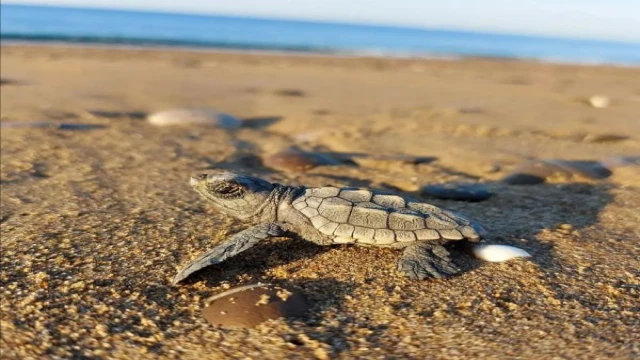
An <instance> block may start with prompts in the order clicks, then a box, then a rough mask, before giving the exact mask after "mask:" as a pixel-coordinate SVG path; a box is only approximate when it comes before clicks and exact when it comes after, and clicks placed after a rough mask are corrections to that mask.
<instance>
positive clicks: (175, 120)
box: [147, 108, 242, 129]
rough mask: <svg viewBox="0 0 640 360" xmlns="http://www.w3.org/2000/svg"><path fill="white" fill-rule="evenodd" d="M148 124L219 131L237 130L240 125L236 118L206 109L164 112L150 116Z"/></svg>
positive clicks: (240, 122)
mask: <svg viewBox="0 0 640 360" xmlns="http://www.w3.org/2000/svg"><path fill="white" fill-rule="evenodd" d="M147 121H149V123H150V124H152V125H156V126H194V125H196V126H209V127H217V128H221V129H237V128H239V127H240V126H241V125H242V121H241V120H239V119H238V118H236V117H234V116H232V115H229V114H225V113H221V112H218V111H216V110H213V109H207V108H188V109H173V110H165V111H160V112H156V113H153V114H150V115H149V116H148V117H147Z"/></svg>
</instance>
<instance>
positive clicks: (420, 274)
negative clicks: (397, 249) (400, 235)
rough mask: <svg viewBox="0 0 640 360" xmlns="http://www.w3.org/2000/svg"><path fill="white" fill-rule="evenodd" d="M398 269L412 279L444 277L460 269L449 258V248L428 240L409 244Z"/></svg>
mask: <svg viewBox="0 0 640 360" xmlns="http://www.w3.org/2000/svg"><path fill="white" fill-rule="evenodd" d="M398 270H400V271H402V272H403V273H404V274H405V275H406V276H407V277H409V278H410V279H412V280H424V279H426V278H427V277H434V278H436V279H442V278H445V277H448V276H451V275H455V274H457V273H458V272H459V271H460V269H458V267H457V266H456V265H455V264H454V263H453V262H452V261H451V258H449V252H448V251H447V249H445V248H444V247H443V246H441V245H437V244H430V243H427V242H423V243H415V244H411V245H409V246H407V247H406V248H405V249H404V253H403V254H402V257H401V258H400V261H398Z"/></svg>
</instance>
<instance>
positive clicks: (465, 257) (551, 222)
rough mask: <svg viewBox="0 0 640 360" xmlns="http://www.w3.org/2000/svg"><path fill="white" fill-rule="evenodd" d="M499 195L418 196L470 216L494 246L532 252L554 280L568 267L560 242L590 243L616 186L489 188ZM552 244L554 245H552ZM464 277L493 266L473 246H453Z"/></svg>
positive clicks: (503, 185) (499, 185)
mask: <svg viewBox="0 0 640 360" xmlns="http://www.w3.org/2000/svg"><path fill="white" fill-rule="evenodd" d="M483 185H486V186H487V188H488V189H489V191H491V192H492V193H493V196H491V197H490V198H489V199H487V200H484V201H479V202H467V201H456V200H442V199H436V198H434V197H432V196H428V195H421V194H419V193H414V194H412V195H413V197H414V198H417V199H419V200H420V201H424V202H428V203H432V204H434V205H436V206H439V207H442V208H445V209H448V210H452V211H454V212H457V213H461V214H464V215H465V216H468V217H469V218H471V219H474V220H476V221H478V222H479V223H480V224H482V226H483V227H485V228H486V229H487V230H488V235H487V236H486V237H485V239H484V240H483V241H484V242H485V243H488V244H500V245H510V246H515V247H518V248H522V249H524V250H526V251H527V252H528V253H529V254H531V257H530V258H529V261H532V262H533V263H534V264H536V265H537V266H538V267H539V268H540V269H541V270H542V271H544V272H545V274H547V275H549V276H553V275H554V274H555V273H557V272H558V270H559V269H561V268H562V264H561V263H560V262H559V261H558V259H557V257H556V256H555V255H554V254H555V249H554V248H555V244H554V240H555V241H557V239H559V238H568V239H571V240H572V241H575V242H576V245H578V244H585V243H586V242H588V241H595V240H587V239H585V238H584V237H581V236H580V233H581V232H583V231H584V230H586V229H588V228H589V227H591V226H593V225H595V224H596V223H597V222H598V218H599V215H600V213H601V212H602V210H603V209H604V208H605V207H606V206H607V205H608V204H609V203H611V202H612V201H613V200H614V196H613V194H612V193H611V191H612V189H613V187H614V186H613V185H612V184H610V183H581V182H571V183H542V184H536V185H526V186H522V185H521V186H514V185H509V184H506V183H503V182H489V183H483ZM549 239H551V240H549ZM448 247H449V248H450V250H451V252H452V253H453V257H454V258H455V259H456V260H457V261H456V264H458V265H460V266H461V267H462V268H463V272H467V271H472V270H474V269H476V268H478V267H481V266H487V265H488V263H487V262H485V261H482V260H480V259H477V258H475V257H474V256H473V255H472V254H471V252H470V248H471V247H470V246H468V245H467V244H465V243H464V242H463V243H458V242H450V243H449V244H448Z"/></svg>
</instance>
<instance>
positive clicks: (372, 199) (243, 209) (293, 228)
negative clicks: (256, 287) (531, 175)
mask: <svg viewBox="0 0 640 360" xmlns="http://www.w3.org/2000/svg"><path fill="white" fill-rule="evenodd" d="M190 182H191V186H192V187H193V188H194V189H195V190H196V191H197V192H199V193H200V194H201V195H202V196H204V197H205V198H207V199H209V200H210V201H211V202H212V203H213V204H214V205H215V206H216V207H217V208H218V209H220V210H221V211H223V212H225V213H226V214H228V215H231V216H233V217H236V218H238V219H241V220H245V221H247V222H250V223H252V224H255V225H254V226H253V227H250V228H248V229H246V230H243V231H241V232H239V233H237V234H235V235H233V236H231V237H230V238H229V239H227V240H226V241H223V242H222V243H220V244H219V245H218V246H216V247H214V248H213V249H211V250H209V251H207V252H205V253H204V254H202V255H200V256H199V257H198V258H196V259H195V260H193V261H191V262H190V263H189V264H187V265H186V266H185V267H184V268H183V269H182V270H180V271H179V272H178V275H176V277H175V278H174V279H173V283H174V284H176V283H178V282H180V281H182V280H183V279H185V278H186V277H188V276H189V275H190V274H192V273H193V272H195V271H198V270H200V269H202V268H204V267H206V266H209V265H214V264H219V263H221V262H222V261H224V260H226V259H228V258H229V257H232V256H234V255H237V254H239V253H240V252H242V251H244V250H247V249H249V248H250V247H252V246H254V245H256V244H257V243H258V242H260V241H262V240H264V239H267V238H269V237H277V236H283V235H286V234H295V235H298V236H299V237H301V238H303V239H305V240H307V241H311V242H313V243H315V244H318V245H333V244H356V245H363V246H384V247H392V248H398V249H404V251H403V254H402V256H401V257H400V260H399V262H398V270H400V271H402V272H403V273H404V274H406V275H407V276H408V277H409V278H411V279H419V280H422V279H425V278H427V277H429V276H431V277H434V278H444V277H447V276H450V275H453V274H456V273H457V272H459V269H458V267H457V266H456V265H455V264H454V263H453V262H452V261H451V259H450V257H449V253H448V252H447V250H446V249H445V248H444V247H443V246H442V245H443V244H444V243H446V242H448V241H450V240H468V241H471V242H478V241H480V239H481V237H482V235H483V234H484V233H485V230H484V229H483V228H482V227H481V226H480V225H478V224H476V223H474V222H472V221H471V220H469V219H467V218H465V217H463V216H461V215H458V214H455V213H453V212H451V211H447V210H443V209H440V208H438V207H436V206H433V205H429V204H425V203H421V202H418V201H415V200H412V199H409V198H403V197H400V196H396V195H390V194H386V193H382V192H376V191H370V190H365V189H355V188H338V187H331V186H327V187H319V188H307V187H304V186H298V187H291V186H285V185H280V184H276V183H270V182H268V181H266V180H263V179H260V178H257V177H253V176H246V175H240V174H235V173H232V172H223V173H219V174H202V175H196V176H193V177H191V180H190Z"/></svg>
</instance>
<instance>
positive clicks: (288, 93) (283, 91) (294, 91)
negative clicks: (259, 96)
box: [274, 89, 306, 97]
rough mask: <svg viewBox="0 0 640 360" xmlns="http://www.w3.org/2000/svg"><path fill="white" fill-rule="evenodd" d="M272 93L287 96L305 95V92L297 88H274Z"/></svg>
mask: <svg viewBox="0 0 640 360" xmlns="http://www.w3.org/2000/svg"><path fill="white" fill-rule="evenodd" d="M274 93H275V94H276V95H280V96H287V97H305V96H306V94H305V92H304V91H302V90H299V89H281V90H276V91H275V92H274Z"/></svg>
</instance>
